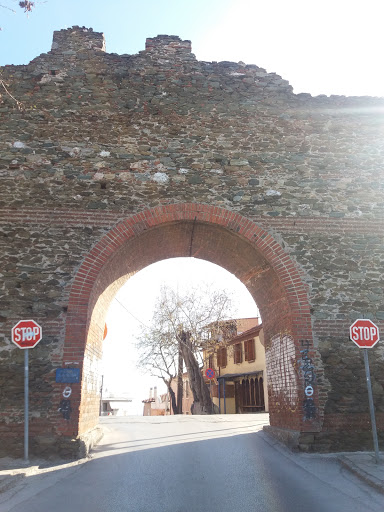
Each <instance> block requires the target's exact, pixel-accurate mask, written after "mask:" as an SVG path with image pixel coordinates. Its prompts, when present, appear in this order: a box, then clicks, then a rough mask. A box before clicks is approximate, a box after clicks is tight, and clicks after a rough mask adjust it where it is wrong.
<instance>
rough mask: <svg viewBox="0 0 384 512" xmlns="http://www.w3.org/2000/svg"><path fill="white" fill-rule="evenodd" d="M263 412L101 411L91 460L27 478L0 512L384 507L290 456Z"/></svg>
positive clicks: (358, 485) (323, 466)
mask: <svg viewBox="0 0 384 512" xmlns="http://www.w3.org/2000/svg"><path fill="white" fill-rule="evenodd" d="M267 421H268V417H267V415H264V414H253V415H233V416H232V415H226V416H224V415H217V416H182V417H178V416H171V417H170V416H167V417H152V418H151V417H145V418H143V417H131V418H119V417H106V418H103V419H102V424H103V426H104V429H105V436H104V438H103V440H102V442H101V444H100V445H99V446H98V447H97V449H96V450H95V451H94V452H93V454H92V458H91V460H89V461H88V462H85V463H83V464H79V465H75V466H73V467H69V468H68V467H66V469H62V470H61V469H60V466H59V467H57V468H56V471H54V472H52V474H49V473H48V474H45V475H40V476H35V477H34V476H30V477H29V478H27V479H26V480H27V482H26V485H24V487H22V488H21V489H20V490H19V492H14V493H13V496H12V497H11V498H10V499H9V500H7V501H6V502H1V501H0V510H1V511H2V512H69V511H70V512H301V511H311V512H343V511H346V512H363V511H364V512H370V511H374V512H378V511H380V512H382V511H383V509H384V507H383V504H384V499H383V496H382V495H379V494H377V493H375V491H373V490H371V489H370V488H369V487H367V486H365V485H364V484H363V483H362V482H360V481H359V480H358V479H355V477H353V476H352V475H350V474H349V473H348V472H346V471H345V470H343V469H341V468H340V466H339V465H338V463H337V461H336V460H335V459H332V458H328V457H324V456H308V455H297V454H296V455H295V454H291V453H290V452H289V451H288V450H286V449H285V448H283V447H281V446H280V445H279V444H277V443H275V442H274V441H273V440H271V439H270V438H269V437H268V436H266V434H264V433H263V432H262V426H263V424H265V423H266V422H267Z"/></svg>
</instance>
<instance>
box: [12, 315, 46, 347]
mask: <svg viewBox="0 0 384 512" xmlns="http://www.w3.org/2000/svg"><path fill="white" fill-rule="evenodd" d="M41 338H42V329H41V327H40V325H39V324H38V323H37V322H35V321H34V320H20V321H19V322H17V324H16V325H15V326H14V327H12V341H13V343H14V344H15V345H17V346H18V347H19V348H22V349H26V348H34V347H36V345H37V344H38V343H39V341H40V340H41Z"/></svg>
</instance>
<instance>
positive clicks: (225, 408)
mask: <svg viewBox="0 0 384 512" xmlns="http://www.w3.org/2000/svg"><path fill="white" fill-rule="evenodd" d="M223 398H224V414H227V404H226V403H225V379H223Z"/></svg>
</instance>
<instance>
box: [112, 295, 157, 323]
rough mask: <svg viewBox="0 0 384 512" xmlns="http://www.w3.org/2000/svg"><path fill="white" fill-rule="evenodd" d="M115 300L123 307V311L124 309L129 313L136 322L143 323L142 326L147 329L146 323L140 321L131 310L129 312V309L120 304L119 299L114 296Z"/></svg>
mask: <svg viewBox="0 0 384 512" xmlns="http://www.w3.org/2000/svg"><path fill="white" fill-rule="evenodd" d="M115 301H116V302H118V303H119V304H120V306H121V307H122V308H124V309H125V311H126V312H127V313H129V314H130V315H131V316H132V317H133V318H134V319H135V320H136V321H137V322H139V323H140V324H141V325H144V327H146V328H147V329H149V327H148V326H147V325H145V323H144V322H142V321H141V320H140V319H139V318H137V317H136V316H135V315H134V314H133V313H131V312H130V311H129V310H128V309H127V308H126V307H125V306H124V304H122V303H121V302H120V301H119V299H116V297H115Z"/></svg>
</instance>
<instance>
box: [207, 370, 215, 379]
mask: <svg viewBox="0 0 384 512" xmlns="http://www.w3.org/2000/svg"><path fill="white" fill-rule="evenodd" d="M205 376H206V377H207V379H214V378H215V370H212V368H207V369H206V370H205Z"/></svg>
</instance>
